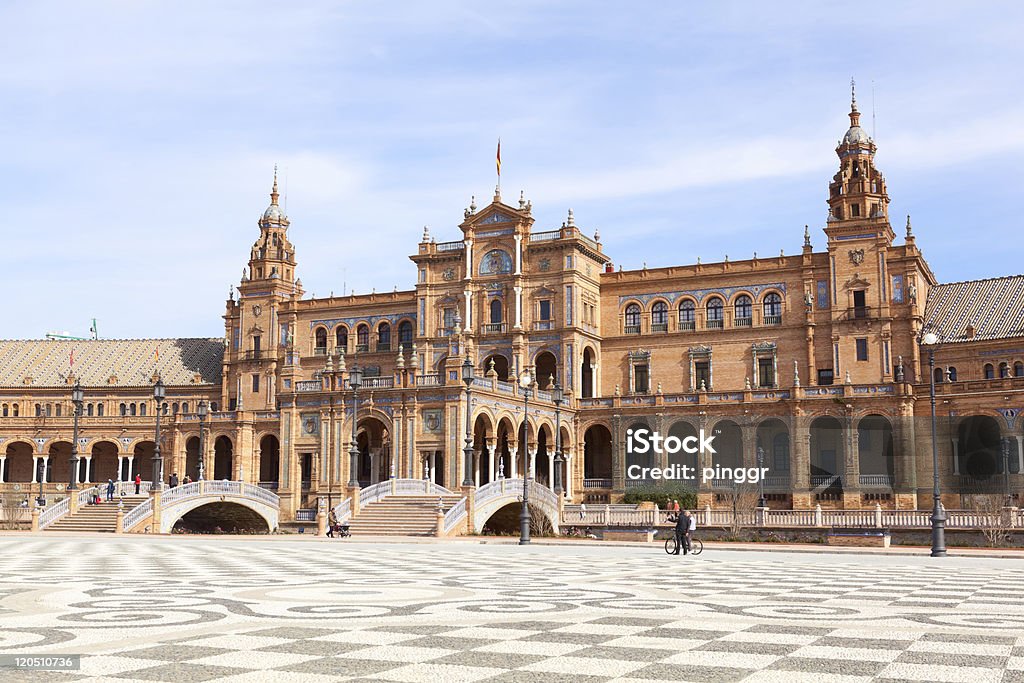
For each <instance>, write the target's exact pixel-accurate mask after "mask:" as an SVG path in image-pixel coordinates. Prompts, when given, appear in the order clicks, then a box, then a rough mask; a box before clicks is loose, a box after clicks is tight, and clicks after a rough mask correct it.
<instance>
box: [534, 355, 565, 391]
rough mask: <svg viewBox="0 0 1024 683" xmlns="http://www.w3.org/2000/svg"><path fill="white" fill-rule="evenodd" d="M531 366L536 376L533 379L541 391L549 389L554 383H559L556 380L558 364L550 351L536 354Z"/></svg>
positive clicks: (557, 379)
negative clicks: (535, 371)
mask: <svg viewBox="0 0 1024 683" xmlns="http://www.w3.org/2000/svg"><path fill="white" fill-rule="evenodd" d="M533 366H534V368H536V370H537V376H536V377H535V378H534V379H535V380H537V386H538V387H540V388H541V389H549V388H550V387H551V386H552V385H553V384H554V383H555V382H560V381H561V380H559V378H558V362H557V361H556V360H555V355H554V354H553V353H551V352H550V351H542V352H541V353H538V354H537V357H536V358H535V359H534V361H533Z"/></svg>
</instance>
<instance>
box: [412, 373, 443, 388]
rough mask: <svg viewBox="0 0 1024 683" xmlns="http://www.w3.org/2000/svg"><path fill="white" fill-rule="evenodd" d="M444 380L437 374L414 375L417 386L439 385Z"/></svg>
mask: <svg viewBox="0 0 1024 683" xmlns="http://www.w3.org/2000/svg"><path fill="white" fill-rule="evenodd" d="M442 384H444V382H442V381H441V378H440V377H438V376H437V375H418V376H417V377H416V386H418V387H439V386H441V385H442Z"/></svg>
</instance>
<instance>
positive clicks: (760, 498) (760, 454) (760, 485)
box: [757, 446, 768, 508]
mask: <svg viewBox="0 0 1024 683" xmlns="http://www.w3.org/2000/svg"><path fill="white" fill-rule="evenodd" d="M762 474H764V449H763V448H761V447H760V446H758V447H757V475H758V476H757V507H759V508H766V507H768V504H767V503H766V502H765V500H764V477H762V476H761V475H762Z"/></svg>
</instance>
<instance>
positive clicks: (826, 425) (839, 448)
mask: <svg viewBox="0 0 1024 683" xmlns="http://www.w3.org/2000/svg"><path fill="white" fill-rule="evenodd" d="M810 433H811V486H812V487H813V488H815V489H820V490H821V492H822V493H826V492H827V493H829V494H830V495H831V494H835V493H838V492H840V491H842V488H843V483H844V482H843V480H842V474H843V467H844V464H845V462H846V450H845V448H844V447H843V425H842V423H840V422H839V420H837V419H836V418H834V417H818V418H815V419H814V421H813V422H811V428H810Z"/></svg>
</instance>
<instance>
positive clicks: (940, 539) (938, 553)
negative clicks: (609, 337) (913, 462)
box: [920, 330, 946, 557]
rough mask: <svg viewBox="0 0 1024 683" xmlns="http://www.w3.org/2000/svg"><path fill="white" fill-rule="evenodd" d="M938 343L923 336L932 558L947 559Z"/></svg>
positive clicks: (931, 334)
mask: <svg viewBox="0 0 1024 683" xmlns="http://www.w3.org/2000/svg"><path fill="white" fill-rule="evenodd" d="M938 343H939V335H937V334H935V332H933V331H931V330H929V331H928V332H923V334H922V335H921V339H920V344H921V346H925V347H927V348H928V396H929V398H930V399H931V406H932V498H933V505H932V520H931V521H932V557H945V556H946V511H945V510H944V509H943V507H942V499H941V492H940V490H939V441H938V437H937V429H936V420H935V346H936V345H937V344H938Z"/></svg>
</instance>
